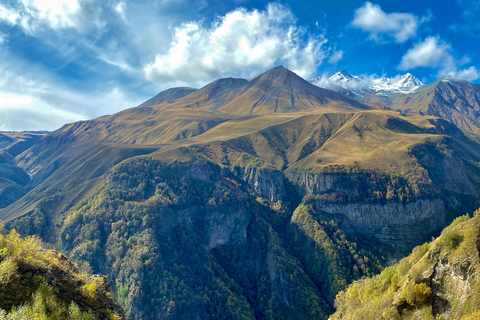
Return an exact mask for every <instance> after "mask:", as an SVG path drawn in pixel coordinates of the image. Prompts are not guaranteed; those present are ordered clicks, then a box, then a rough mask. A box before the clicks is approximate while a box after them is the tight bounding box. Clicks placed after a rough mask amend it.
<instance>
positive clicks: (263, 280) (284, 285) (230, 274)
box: [8, 157, 383, 319]
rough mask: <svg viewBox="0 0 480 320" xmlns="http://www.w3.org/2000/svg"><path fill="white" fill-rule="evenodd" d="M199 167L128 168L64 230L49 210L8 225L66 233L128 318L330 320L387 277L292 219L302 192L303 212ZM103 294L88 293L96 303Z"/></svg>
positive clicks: (303, 217)
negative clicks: (358, 290) (351, 295)
mask: <svg viewBox="0 0 480 320" xmlns="http://www.w3.org/2000/svg"><path fill="white" fill-rule="evenodd" d="M195 158H196V160H190V161H187V160H184V161H171V162H170V163H168V164H166V163H165V162H161V161H158V160H154V159H151V158H146V157H143V158H134V159H131V160H127V161H124V162H122V163H121V164H119V165H118V166H116V167H115V168H114V169H113V170H111V172H110V173H109V175H108V182H107V183H105V184H104V185H103V186H102V187H101V188H100V191H99V192H98V193H97V194H96V195H95V196H92V197H91V198H89V199H88V200H87V201H85V202H83V203H81V204H79V205H77V206H75V207H73V208H72V209H70V210H69V211H68V212H66V213H65V214H63V215H62V216H57V217H55V219H56V223H55V225H52V224H51V223H50V222H49V221H50V220H49V219H51V218H50V217H51V216H50V215H48V214H47V213H46V212H47V211H48V208H49V205H50V204H51V202H49V201H47V200H46V201H45V202H44V203H43V204H42V205H40V206H38V207H37V210H35V211H34V212H33V213H32V214H30V215H28V216H24V217H22V218H21V219H17V220H13V221H12V222H11V223H9V224H8V226H9V227H10V228H11V227H16V228H18V229H19V230H22V232H25V233H39V234H43V235H45V236H47V237H48V236H49V235H48V232H44V231H43V230H48V229H45V228H48V226H50V228H55V229H54V230H56V232H58V234H59V235H60V238H61V243H60V245H61V247H62V249H63V250H64V251H65V252H68V253H69V255H70V257H71V258H72V259H73V260H74V261H76V262H77V263H78V264H79V265H82V268H83V269H87V270H88V269H90V268H91V270H92V271H93V272H99V273H103V274H107V275H108V277H109V279H111V280H112V283H111V284H112V287H113V289H114V291H115V292H116V296H117V298H118V301H119V302H120V304H121V305H122V307H123V308H124V309H125V310H126V313H127V317H129V318H134V317H138V318H141V319H157V318H158V315H161V318H162V319H178V318H181V317H183V316H188V317H193V316H198V317H208V318H211V319H254V318H262V319H287V318H289V317H300V318H302V319H326V318H327V317H328V315H329V314H331V313H332V312H333V299H334V296H335V293H336V292H337V291H338V290H341V289H344V288H345V287H346V286H347V285H348V283H350V282H351V281H353V280H355V279H359V278H360V277H362V276H366V275H372V274H374V273H377V272H379V271H380V269H381V266H380V264H381V263H380V261H383V260H381V259H380V260H379V258H376V253H375V254H373V253H369V252H367V251H365V250H362V249H360V248H358V247H357V244H356V243H355V241H354V240H352V238H351V237H350V236H347V235H346V234H344V233H343V232H342V231H341V230H339V228H338V226H337V225H336V224H335V223H333V222H325V221H321V220H318V221H317V220H315V219H313V218H311V214H312V212H310V211H309V210H310V209H308V208H306V207H305V206H303V205H301V206H300V207H299V208H298V209H297V210H296V211H295V214H294V215H293V216H292V212H293V210H294V208H295V207H297V206H298V204H297V203H296V202H295V201H294V200H295V199H296V196H295V192H294V188H293V186H290V189H291V190H290V191H289V192H290V193H291V194H290V197H289V199H290V201H292V202H288V201H286V202H282V201H278V202H275V203H271V202H270V201H267V200H265V199H261V198H259V199H256V198H257V197H256V196H255V195H254V194H253V190H251V188H250V187H249V186H248V185H246V184H245V182H243V181H241V180H239V179H238V178H237V177H235V176H233V175H232V174H231V173H230V172H229V171H227V170H224V169H222V167H221V166H218V165H216V164H214V163H212V162H210V161H207V160H205V159H204V158H203V157H195ZM245 159H247V160H248V158H245ZM179 173H181V174H179ZM57 228H58V229H57ZM312 249H313V250H312ZM96 287H97V284H96V283H95V282H90V283H88V284H85V285H83V286H82V293H83V294H84V295H85V297H86V298H89V297H90V298H91V296H90V293H91V292H95V291H96V290H95V288H96ZM139 306H140V307H139Z"/></svg>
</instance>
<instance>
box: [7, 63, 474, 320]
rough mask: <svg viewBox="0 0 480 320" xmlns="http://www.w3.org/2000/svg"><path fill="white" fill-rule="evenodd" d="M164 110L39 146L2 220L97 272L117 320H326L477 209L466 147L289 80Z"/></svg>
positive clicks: (141, 112)
mask: <svg viewBox="0 0 480 320" xmlns="http://www.w3.org/2000/svg"><path fill="white" fill-rule="evenodd" d="M171 92H172V91H170V93H171ZM173 92H175V90H174V91H173ZM170 93H168V94H165V95H163V96H170ZM160 96H162V95H161V94H160ZM177 97H178V98H177ZM162 99H163V98H162ZM162 99H159V100H158V101H161V102H160V104H156V105H145V104H144V105H140V106H138V107H134V108H130V109H127V110H124V111H121V112H119V113H117V114H114V115H109V116H104V117H99V118H96V119H92V120H88V121H80V122H77V123H73V124H68V125H66V126H64V127H62V128H60V129H59V130H56V131H54V132H51V133H49V134H47V135H45V136H44V137H43V138H42V139H40V140H39V141H38V142H37V143H36V144H35V145H33V146H32V147H31V148H29V149H28V150H26V151H25V152H23V153H22V154H20V155H19V156H17V157H16V158H15V163H16V165H18V166H20V167H21V168H23V169H24V170H26V171H27V172H29V174H30V175H31V177H32V180H31V181H30V182H29V183H28V185H27V191H28V193H27V194H25V195H24V196H22V197H21V198H20V199H18V200H16V201H15V202H14V203H12V204H10V205H9V206H8V207H6V208H3V209H0V219H2V220H3V221H4V222H5V227H6V228H7V229H15V230H17V231H18V232H19V233H21V234H22V235H38V236H40V237H41V238H42V239H43V240H44V241H46V242H48V243H51V244H52V245H55V246H56V248H58V250H62V252H64V253H65V254H66V255H68V257H69V258H71V259H72V260H73V261H75V262H76V263H77V264H79V265H82V264H83V263H85V262H86V263H88V265H90V266H91V268H92V270H93V272H98V273H101V274H105V275H107V276H108V279H109V281H110V285H111V287H112V290H113V292H114V293H115V295H116V297H117V299H118V301H119V303H120V304H121V306H122V307H123V309H124V310H125V312H126V318H127V319H145V320H150V319H159V318H160V319H182V318H195V319H211V318H218V319H310V318H312V317H314V318H318V319H327V318H328V316H329V315H330V314H332V313H333V312H334V309H335V308H334V299H335V296H336V294H337V293H338V292H339V291H341V290H344V289H345V288H346V287H347V285H348V284H350V283H352V282H353V281H355V280H358V279H361V278H362V277H368V276H373V275H375V274H378V273H379V272H380V271H381V269H382V268H383V267H384V266H386V265H388V264H390V263H391V262H392V261H395V260H396V259H398V258H401V257H403V256H404V255H405V254H406V253H407V252H409V251H410V250H411V249H412V248H413V247H415V246H416V245H419V244H421V243H424V242H425V241H427V240H429V239H430V237H431V236H432V235H438V233H440V232H441V230H442V229H443V228H444V227H445V226H446V225H447V224H449V223H450V222H451V221H452V220H453V219H455V218H456V217H457V216H459V215H460V214H461V213H463V212H464V211H465V210H471V209H472V208H474V206H475V204H476V203H478V200H479V199H478V194H479V191H480V187H479V186H480V145H479V144H478V142H477V141H476V140H475V139H473V137H471V136H468V135H465V134H464V133H463V132H462V131H461V130H460V129H458V128H457V127H456V126H455V125H453V124H452V123H450V122H448V121H445V120H442V119H439V118H436V117H433V116H426V115H420V114H411V115H408V116H406V115H403V114H402V113H400V112H398V111H395V110H382V109H381V108H377V109H375V108H374V107H373V106H370V105H366V104H363V103H361V102H359V101H356V100H354V99H352V98H349V97H347V96H345V95H342V94H339V93H337V92H333V91H331V90H327V89H322V88H318V87H316V86H314V85H312V84H310V83H308V82H306V81H305V80H303V79H301V78H300V77H298V76H297V75H295V74H294V73H292V72H290V71H288V70H287V69H285V68H283V67H277V68H274V69H272V70H269V71H267V72H265V73H264V74H262V75H259V76H258V77H256V78H254V79H252V80H250V81H248V80H245V79H237V78H224V79H218V80H216V81H214V82H212V83H210V84H208V85H206V86H204V87H203V88H200V89H198V90H196V91H193V92H191V93H190V94H186V95H184V96H182V97H179V96H175V98H174V99H172V100H169V99H163V100H162ZM372 105H373V104H372Z"/></svg>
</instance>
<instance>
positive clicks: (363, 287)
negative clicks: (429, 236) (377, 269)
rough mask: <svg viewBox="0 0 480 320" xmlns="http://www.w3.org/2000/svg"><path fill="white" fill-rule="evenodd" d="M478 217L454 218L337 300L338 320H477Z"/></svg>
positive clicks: (334, 317)
mask: <svg viewBox="0 0 480 320" xmlns="http://www.w3.org/2000/svg"><path fill="white" fill-rule="evenodd" d="M479 239H480V216H478V215H476V216H475V217H474V218H471V219H470V218H469V217H468V215H466V216H463V217H459V218H457V219H456V220H455V221H454V222H453V223H452V225H450V226H449V227H447V228H446V229H445V230H444V231H443V232H442V234H441V236H440V237H438V238H437V239H435V240H434V241H433V242H431V243H425V244H424V245H422V246H419V247H417V248H415V249H414V250H413V252H412V254H411V255H409V256H408V257H406V258H404V259H402V260H401V261H400V262H399V263H398V264H396V265H394V266H392V267H389V268H386V269H385V270H384V271H383V272H382V273H381V274H380V275H378V276H375V277H373V278H367V279H363V280H360V281H358V282H355V283H353V284H352V285H350V286H349V288H348V289H347V290H346V291H345V292H343V291H342V292H340V293H339V294H338V296H337V300H336V303H337V311H336V313H335V314H334V315H333V316H332V317H331V319H332V320H337V319H459V320H462V319H464V320H467V319H478V318H479V317H480V313H479V312H478V306H479V305H480V297H479V296H478V290H479V287H480V282H479V279H478V272H479V271H480V263H479V252H480V251H479V249H480V247H479V243H480V242H479Z"/></svg>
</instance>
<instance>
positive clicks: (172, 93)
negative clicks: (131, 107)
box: [140, 87, 197, 107]
mask: <svg viewBox="0 0 480 320" xmlns="http://www.w3.org/2000/svg"><path fill="white" fill-rule="evenodd" d="M196 90H197V89H195V88H188V87H178V88H171V89H167V90H165V91H162V92H160V93H159V94H157V95H156V96H155V97H153V98H151V99H148V100H147V101H145V102H144V103H142V104H141V105H140V106H142V107H150V106H154V105H156V104H160V103H162V102H168V103H172V102H175V101H177V100H178V99H180V98H183V97H185V96H187V95H189V94H190V93H193V92H195V91H196Z"/></svg>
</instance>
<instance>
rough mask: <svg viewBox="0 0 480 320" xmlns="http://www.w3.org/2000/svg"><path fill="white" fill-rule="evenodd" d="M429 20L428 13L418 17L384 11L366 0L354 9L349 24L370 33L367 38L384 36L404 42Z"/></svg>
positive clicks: (376, 39) (380, 39)
mask: <svg viewBox="0 0 480 320" xmlns="http://www.w3.org/2000/svg"><path fill="white" fill-rule="evenodd" d="M429 20H430V15H427V16H424V17H422V18H419V17H418V16H416V15H413V14H411V13H399V12H393V13H386V12H385V11H383V10H382V8H381V7H380V6H379V5H376V4H372V3H371V2H369V1H367V2H365V4H364V5H363V6H362V7H360V8H358V9H356V10H355V15H354V18H353V21H352V22H351V25H352V26H353V27H356V28H359V29H361V30H363V31H366V32H368V33H370V36H369V38H370V39H372V40H375V41H382V40H383V37H384V36H388V37H390V38H393V39H394V40H395V41H396V42H405V41H407V40H408V39H410V38H414V37H415V36H416V35H417V30H418V27H419V26H420V25H421V24H422V23H424V22H427V21H429Z"/></svg>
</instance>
